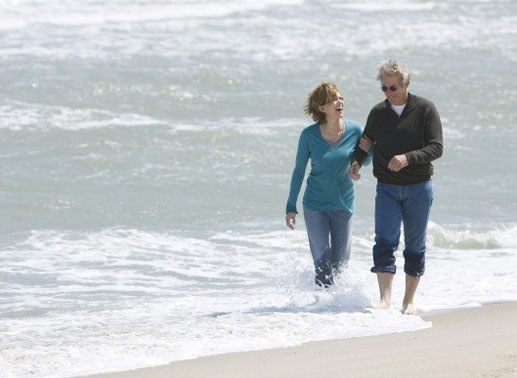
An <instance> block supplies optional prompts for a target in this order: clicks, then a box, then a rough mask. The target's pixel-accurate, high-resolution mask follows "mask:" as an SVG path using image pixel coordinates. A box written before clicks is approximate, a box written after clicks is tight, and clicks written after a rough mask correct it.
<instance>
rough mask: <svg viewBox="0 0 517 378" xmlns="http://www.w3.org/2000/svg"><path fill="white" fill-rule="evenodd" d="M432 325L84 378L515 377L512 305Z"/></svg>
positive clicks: (515, 309) (451, 315) (474, 310)
mask: <svg viewBox="0 0 517 378" xmlns="http://www.w3.org/2000/svg"><path fill="white" fill-rule="evenodd" d="M421 317H422V318H423V319H424V320H426V321H431V322H432V323H433V326H432V327H431V328H426V329H422V330H417V331H409V332H401V333H391V334H382V335H377V336H365V337H355V338H347V339H335V340H327V341H312V342H308V343H304V344H301V345H298V346H294V347H287V348H279V349H266V350H259V351H252V352H236V353H227V354H219V355H211V356H206V357H199V358H196V359H192V360H183V361H175V362H172V363H170V364H167V365H163V366H156V367H148V368H141V369H136V370H131V371H123V372H115V373H102V374H96V375H89V376H87V377H88V378H144V377H145V378H165V377H174V378H183V377H185V378H187V377H189V378H191V377H199V378H202V377H207V378H219V377H221V378H222V377H225V378H227V377H228V378H232V377H234V378H235V377H246V378H253V377H257V378H259V377H260V378H268V377H269V378H273V377H274V378H276V377H296V378H305V377H307V378H309V377H317V376H322V377H326V378H332V377H335V378H347V377H361V378H374V377H381V376H382V377H383V378H390V377H394V378H395V377H397V378H400V377H408V378H409V377H419V378H431V377H439V378H448V377H451V378H453V377H454V378H461V377H465V378H467V377H468V378H472V377H474V378H475V377H480V378H481V377H504V378H511V377H514V378H517V322H516V321H515V320H516V319H517V302H504V303H492V304H486V305H482V306H479V307H470V308H465V309H463V308H462V309H451V311H448V310H447V311H436V312H432V313H430V314H424V315H423V316H421Z"/></svg>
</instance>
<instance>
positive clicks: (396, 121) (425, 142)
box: [352, 93, 443, 185]
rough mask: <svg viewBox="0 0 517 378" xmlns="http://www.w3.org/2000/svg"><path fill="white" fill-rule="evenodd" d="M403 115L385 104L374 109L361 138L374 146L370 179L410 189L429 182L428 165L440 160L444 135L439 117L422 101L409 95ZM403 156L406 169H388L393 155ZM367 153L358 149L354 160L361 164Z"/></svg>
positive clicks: (430, 170)
mask: <svg viewBox="0 0 517 378" xmlns="http://www.w3.org/2000/svg"><path fill="white" fill-rule="evenodd" d="M408 96H409V97H408V101H407V103H406V107H405V108H404V111H403V112H402V114H401V115H400V117H399V116H398V114H397V113H395V111H394V110H393V109H392V108H391V104H390V103H389V101H388V100H387V99H386V100H385V101H383V102H381V103H379V104H377V105H375V106H374V107H373V109H372V110H371V111H370V114H369V115H368V119H367V121H366V126H365V128H364V132H363V135H366V136H368V138H370V140H372V141H373V142H374V143H375V151H374V155H373V175H374V176H375V177H377V179H378V180H379V181H380V182H383V183H386V184H396V185H409V184H417V183H420V182H424V181H427V180H429V178H430V177H431V175H432V174H433V165H432V164H431V161H433V160H435V159H438V158H439V157H440V156H442V152H443V135H442V123H441V121H440V115H439V114H438V111H437V110H436V107H435V106H434V104H433V103H432V102H431V101H429V100H426V99H425V98H422V97H418V96H415V95H412V94H411V93H409V94H408ZM401 154H405V155H406V157H407V160H408V165H407V166H406V167H404V168H402V169H401V170H400V171H398V172H393V171H390V170H389V169H388V163H389V161H390V160H391V158H392V157H394V156H395V155H401ZM366 156H367V153H366V152H364V151H363V150H361V149H360V148H359V147H357V148H356V149H355V153H354V158H353V159H352V161H354V160H357V161H358V162H359V164H362V163H363V161H364V160H365V159H366Z"/></svg>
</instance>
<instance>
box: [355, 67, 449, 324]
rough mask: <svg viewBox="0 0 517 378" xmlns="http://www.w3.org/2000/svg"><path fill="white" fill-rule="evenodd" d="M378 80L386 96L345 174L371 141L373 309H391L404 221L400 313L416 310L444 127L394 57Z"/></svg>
mask: <svg viewBox="0 0 517 378" xmlns="http://www.w3.org/2000/svg"><path fill="white" fill-rule="evenodd" d="M377 79H378V80H380V82H381V90H382V91H383V92H384V94H385V96H386V99H385V101H383V102H381V103H379V104H377V105H375V106H374V107H373V109H372V110H371V111H370V114H369V115H368V119H367V122H366V126H365V129H364V132H363V138H362V139H361V142H360V143H359V147H360V148H357V149H356V152H355V153H354V157H353V159H352V161H353V163H352V165H351V167H350V170H349V175H350V177H351V178H352V179H354V180H358V179H359V178H360V174H359V169H360V166H361V164H362V162H363V161H364V159H365V158H366V156H367V153H366V152H365V151H364V150H368V145H369V144H370V143H374V144H375V152H374V156H373V174H374V176H375V177H376V178H377V194H376V198H375V245H374V247H373V262H374V266H373V268H372V269H371V271H372V272H374V273H376V274H377V280H378V283H379V291H380V303H379V304H378V305H377V306H375V307H374V308H376V309H384V308H389V307H390V304H391V288H392V283H393V276H394V275H395V273H396V266H395V256H394V253H395V251H396V250H397V247H398V244H399V240H400V226H401V223H403V224H404V241H405V249H404V260H405V263H404V272H405V273H406V291H405V296H404V300H403V305H402V312H403V313H405V314H415V313H416V309H415V306H414V303H413V300H414V296H415V292H416V289H417V287H418V283H419V282H420V277H421V276H422V275H423V274H424V268H425V250H426V244H425V243H426V230H427V222H428V219H429V213H430V210H431V204H432V202H433V191H432V184H431V176H432V174H433V165H432V164H431V162H432V161H433V160H435V159H437V158H439V157H440V156H442V152H443V136H442V125H441V121H440V115H439V114H438V111H437V110H436V108H435V106H434V104H433V103H432V102H431V101H428V100H426V99H424V98H422V97H418V96H415V95H413V94H411V93H409V91H408V88H409V82H410V77H409V71H408V69H407V68H406V67H405V66H404V65H402V64H399V63H397V62H396V61H394V60H390V61H388V62H386V63H384V64H383V65H382V66H381V67H380V68H379V74H378V76H377Z"/></svg>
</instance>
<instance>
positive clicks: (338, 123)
mask: <svg viewBox="0 0 517 378" xmlns="http://www.w3.org/2000/svg"><path fill="white" fill-rule="evenodd" d="M321 126H322V127H323V128H324V129H326V130H329V131H331V130H333V131H341V130H342V129H343V120H342V119H341V118H337V119H332V120H328V121H327V122H325V123H323V124H322V125H321Z"/></svg>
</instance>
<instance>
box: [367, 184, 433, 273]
mask: <svg viewBox="0 0 517 378" xmlns="http://www.w3.org/2000/svg"><path fill="white" fill-rule="evenodd" d="M432 203H433V188H432V182H431V180H428V181H425V182H422V183H418V184H411V185H393V184H385V183H382V182H377V194H376V197H375V245H374V247H373V263H374V266H373V268H372V269H371V271H372V272H374V273H380V272H386V273H393V274H395V273H396V266H395V256H394V253H395V251H396V250H397V248H398V245H399V240H400V226H401V223H402V224H404V242H405V249H404V260H405V262H404V272H406V274H408V275H410V276H414V277H416V276H421V275H423V274H424V270H425V250H426V231H427V222H428V220H429V214H430V212H431V205H432Z"/></svg>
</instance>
